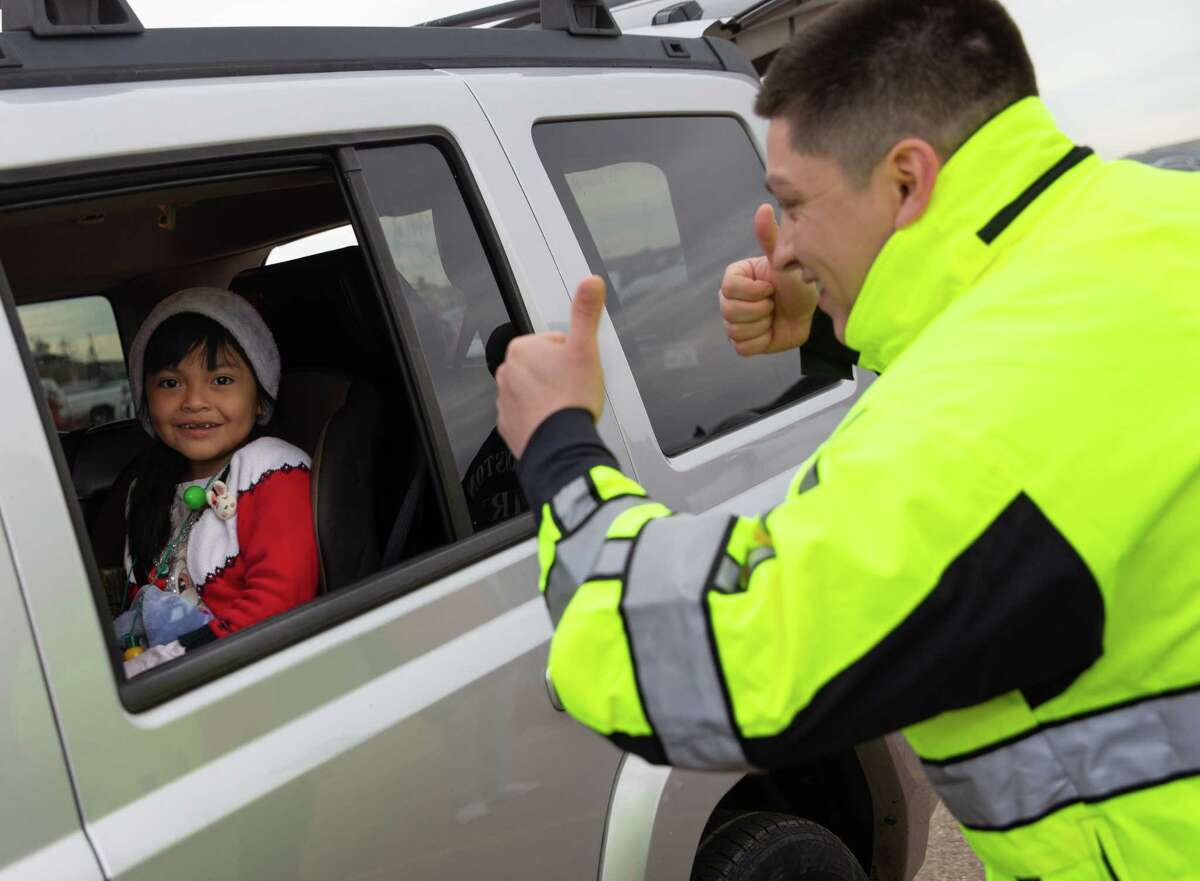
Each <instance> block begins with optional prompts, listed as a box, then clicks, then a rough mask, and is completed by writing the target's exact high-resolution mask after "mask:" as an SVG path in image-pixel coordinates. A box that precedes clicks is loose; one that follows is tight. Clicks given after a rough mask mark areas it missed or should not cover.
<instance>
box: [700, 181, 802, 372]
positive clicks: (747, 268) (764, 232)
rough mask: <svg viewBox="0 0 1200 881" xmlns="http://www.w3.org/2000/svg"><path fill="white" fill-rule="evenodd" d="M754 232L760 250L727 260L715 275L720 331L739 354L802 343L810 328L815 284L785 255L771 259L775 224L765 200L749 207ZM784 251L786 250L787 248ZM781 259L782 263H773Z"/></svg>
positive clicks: (770, 209) (786, 347)
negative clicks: (719, 275)
mask: <svg viewBox="0 0 1200 881" xmlns="http://www.w3.org/2000/svg"><path fill="white" fill-rule="evenodd" d="M754 235H755V236H756V237H757V238H758V244H759V247H761V248H762V252H763V256H761V257H749V258H747V259H745V260H739V261H738V262H737V263H731V264H729V266H728V267H727V268H726V270H725V277H724V278H723V279H722V280H721V293H720V303H721V317H722V318H723V319H725V334H726V336H728V337H729V340H730V342H732V343H733V348H734V349H735V350H736V351H737V353H738V354H739V355H762V354H766V353H768V352H783V351H786V350H787V349H794V348H796V347H797V346H800V345H803V344H804V343H805V342H806V341H807V340H808V334H809V330H810V329H811V328H812V317H813V312H815V311H816V308H817V290H816V288H814V287H813V286H812V285H810V284H807V283H806V282H805V281H804V279H803V277H802V274H803V273H802V270H801V269H800V268H799V267H798V266H797V265H796V264H795V262H794V261H793V260H792V259H791V258H790V257H787V258H786V262H784V260H783V256H782V255H780V259H778V260H777V255H776V250H777V249H776V244H777V241H778V238H779V227H778V226H777V225H776V224H775V209H774V208H772V207H771V205H770V204H768V203H765V202H764V203H763V204H762V205H759V206H758V210H757V211H756V212H755V213H754ZM788 253H790V251H789V252H788ZM780 262H783V263H784V265H782V266H780V265H777V264H778V263H780Z"/></svg>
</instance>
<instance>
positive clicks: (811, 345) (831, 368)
mask: <svg viewBox="0 0 1200 881" xmlns="http://www.w3.org/2000/svg"><path fill="white" fill-rule="evenodd" d="M857 363H858V352H856V351H854V349H851V348H850V347H849V346H846V345H843V344H842V343H841V342H839V341H838V338H837V337H836V336H835V335H834V333H833V319H832V318H830V317H829V316H828V315H826V314H825V313H824V312H822V311H821V310H820V309H818V310H817V311H816V312H815V313H813V319H812V330H810V331H809V334H808V341H807V342H806V343H805V344H804V345H802V346H801V347H800V370H801V372H802V373H803V374H804V375H805V376H820V377H828V378H831V379H849V378H850V377H852V376H853V375H854V371H853V370H852V369H851V366H852V365H854V364H857Z"/></svg>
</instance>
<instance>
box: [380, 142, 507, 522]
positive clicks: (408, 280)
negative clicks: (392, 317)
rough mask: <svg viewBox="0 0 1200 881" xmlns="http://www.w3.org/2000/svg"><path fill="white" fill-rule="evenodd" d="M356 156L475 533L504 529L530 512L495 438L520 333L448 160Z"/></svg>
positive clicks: (432, 154)
mask: <svg viewBox="0 0 1200 881" xmlns="http://www.w3.org/2000/svg"><path fill="white" fill-rule="evenodd" d="M358 155H359V160H360V162H361V164H362V167H363V173H364V175H365V178H366V182H367V188H368V189H369V190H370V192H371V200H372V202H373V204H374V206H375V208H376V210H377V211H378V213H379V221H380V224H381V226H382V228H383V234H384V238H385V240H386V242H387V246H388V251H389V253H390V254H391V258H392V261H393V262H394V264H395V267H396V271H397V272H398V273H399V274H400V277H401V279H402V282H403V284H402V287H403V290H404V292H405V296H406V304H407V306H408V308H409V311H410V313H411V315H412V317H413V320H414V323H415V324H416V327H417V333H418V336H419V337H420V341H421V352H422V355H423V356H424V358H425V362H426V364H427V365H428V367H429V372H430V375H431V377H432V379H433V385H434V391H435V393H436V395H437V398H438V403H439V405H440V407H441V411H442V416H443V419H444V422H445V426H446V431H447V434H448V436H449V440H450V445H451V448H452V449H453V452H454V461H455V466H456V467H457V469H458V477H459V479H460V481H461V484H462V489H463V492H464V494H465V496H466V501H467V506H468V509H469V510H470V513H471V521H472V524H473V525H474V527H475V528H476V529H484V528H486V527H488V526H493V525H495V524H498V523H501V522H503V521H505V520H508V519H509V518H511V517H514V516H516V515H517V514H519V513H521V512H522V511H525V510H527V508H528V505H527V504H526V502H525V499H524V496H523V495H522V493H521V489H520V486H519V484H518V482H517V477H516V461H515V460H514V459H513V457H512V455H511V454H510V453H509V451H508V447H507V446H505V444H504V442H503V440H501V438H500V435H499V432H498V431H497V430H496V384H495V380H494V379H493V377H492V374H493V372H494V371H495V368H496V367H497V366H498V363H499V361H500V360H502V359H503V352H504V345H505V343H504V341H505V340H506V339H508V338H510V337H511V335H512V334H513V333H514V332H515V331H514V324H513V322H512V320H511V318H510V316H509V313H508V311H507V309H506V307H505V304H504V300H503V297H502V295H501V291H500V285H499V282H498V281H497V278H496V273H495V272H494V270H493V267H492V264H491V262H490V261H489V259H488V255H487V253H486V251H485V250H484V247H483V242H482V240H481V237H480V234H479V231H478V229H477V228H476V226H475V222H474V220H473V219H472V215H471V212H470V210H469V209H468V206H467V203H466V201H465V200H464V196H463V193H462V192H461V191H460V189H459V186H458V184H457V182H456V181H455V176H454V174H453V173H452V171H451V168H450V165H449V164H448V163H447V160H446V158H445V157H444V156H443V155H442V153H441V151H439V150H438V149H437V148H436V147H434V146H432V145H430V144H409V145H404V146H397V147H379V148H373V149H363V150H359V151H358ZM489 340H490V341H491V342H490V344H489ZM489 352H491V353H492V358H491V359H489V358H488V353H489Z"/></svg>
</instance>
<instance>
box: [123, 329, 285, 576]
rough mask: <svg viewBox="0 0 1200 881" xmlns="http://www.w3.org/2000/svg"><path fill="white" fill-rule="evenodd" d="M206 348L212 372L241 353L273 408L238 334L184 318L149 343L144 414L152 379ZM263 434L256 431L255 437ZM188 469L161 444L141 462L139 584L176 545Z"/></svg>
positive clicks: (133, 547)
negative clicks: (177, 509)
mask: <svg viewBox="0 0 1200 881" xmlns="http://www.w3.org/2000/svg"><path fill="white" fill-rule="evenodd" d="M201 347H203V351H204V355H205V361H206V362H207V365H208V369H209V370H213V369H215V368H216V366H217V363H218V359H219V358H220V356H221V352H222V351H229V352H236V353H237V355H238V357H240V358H241V359H242V361H243V362H244V363H245V364H246V365H247V366H248V367H249V368H250V372H251V373H253V374H254V382H255V385H256V386H257V387H258V400H259V403H260V404H267V405H269V404H270V403H271V397H270V395H268V394H267V392H266V390H265V389H263V387H262V383H260V382H259V381H258V374H257V373H254V366H253V365H252V364H251V363H250V359H249V358H248V357H247V356H246V352H245V350H244V349H243V348H242V347H241V345H240V344H239V343H238V341H237V340H236V339H235V338H234V336H233V334H231V333H230V332H229V331H228V330H226V329H225V327H224V326H222V325H221V324H219V323H217V322H216V321H214V320H213V319H211V318H209V317H208V316H206V315H200V314H198V313H195V312H182V313H180V314H178V315H172V316H171V317H170V318H168V319H166V320H165V321H164V322H163V323H162V324H160V325H159V326H158V327H157V328H156V329H155V331H154V333H153V334H151V335H150V339H149V340H148V341H147V342H146V354H145V357H144V359H143V362H142V363H143V373H142V388H143V391H142V399H141V400H140V401H138V411H139V413H145V412H146V409H147V406H148V403H147V391H146V390H147V388H148V386H149V383H148V382H147V381H146V380H147V378H148V377H150V376H152V375H153V374H155V373H157V372H158V371H160V370H165V369H167V368H168V367H178V366H179V363H180V362H181V361H183V360H184V359H185V358H187V356H188V355H189V354H190V353H191V352H192V351H194V350H196V349H198V348H201ZM257 431H258V429H257V427H256V428H255V430H254V431H253V432H251V437H254V436H255V434H256V433H257ZM187 467H188V460H187V459H186V458H185V457H184V456H183V454H182V453H179V452H177V451H176V450H173V449H171V448H170V447H168V446H167V445H166V444H165V443H163V442H162V441H161V440H158V439H156V441H155V443H154V444H152V445H151V446H150V448H149V449H148V450H147V451H146V452H145V453H143V454H142V456H141V458H140V459H139V461H138V466H137V476H136V482H135V483H134V484H133V489H132V490H131V491H130V494H129V516H128V518H127V527H128V534H129V555H130V557H131V558H132V562H133V570H134V572H135V573H136V576H137V577H138V578H139V579H148V578H149V577H150V572H149V570H150V568H151V567H152V566H153V565H154V564H155V563H156V562H157V561H158V556H159V555H160V554H161V553H162V552H163V548H165V547H166V544H167V541H169V540H170V537H171V535H170V533H171V503H172V502H173V501H174V499H175V487H176V485H177V484H179V483H180V482H181V481H182V480H184V479H185V476H186V475H187Z"/></svg>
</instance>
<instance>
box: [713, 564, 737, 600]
mask: <svg viewBox="0 0 1200 881" xmlns="http://www.w3.org/2000/svg"><path fill="white" fill-rule="evenodd" d="M741 580H742V567H741V566H739V565H738V564H737V561H735V560H734V559H733V558H732V557H730V556H724V557H723V558H722V560H721V565H720V566H718V567H717V577H716V578H714V579H713V584H712V586H713V587H715V588H716V589H717V590H719V591H721V593H736V592H737V589H738V587H739V586H740V585H741Z"/></svg>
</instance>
